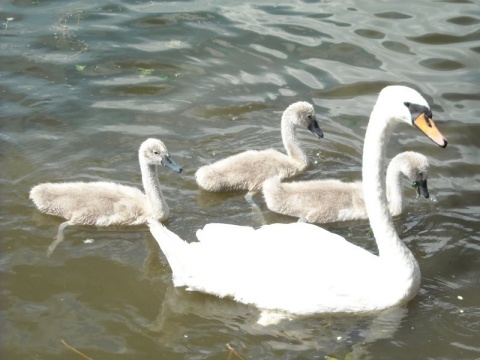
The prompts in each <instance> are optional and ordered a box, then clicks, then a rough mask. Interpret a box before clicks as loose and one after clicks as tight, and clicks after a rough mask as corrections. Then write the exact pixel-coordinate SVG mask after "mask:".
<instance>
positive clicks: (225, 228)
mask: <svg viewBox="0 0 480 360" xmlns="http://www.w3.org/2000/svg"><path fill="white" fill-rule="evenodd" d="M399 123H407V124H410V125H414V126H415V127H417V128H418V129H420V130H421V131H422V132H423V133H425V134H426V135H427V136H428V137H429V138H430V139H431V140H433V141H434V142H435V143H436V144H438V145H439V146H441V147H446V146H447V141H446V139H445V138H444V137H443V135H442V134H441V133H440V131H439V130H438V129H437V127H436V126H435V123H434V121H433V119H432V112H431V110H430V107H429V105H428V103H427V101H426V100H425V99H424V98H423V97H422V96H421V95H420V94H419V93H418V92H417V91H415V90H413V89H411V88H408V87H404V86H389V87H386V88H384V89H383V90H382V91H381V92H380V94H379V96H378V99H377V102H376V104H375V106H374V108H373V110H372V113H371V115H370V120H369V123H368V127H367V132H366V135H365V140H364V141H365V142H364V147H363V169H362V176H363V193H364V198H365V206H366V208H367V214H368V217H369V220H370V226H371V228H372V231H373V234H374V237H375V241H376V244H377V246H378V251H379V254H378V255H374V254H373V253H371V252H369V251H367V250H365V249H363V248H361V247H359V246H357V245H354V244H352V243H350V242H348V241H347V240H346V239H345V238H343V237H341V236H339V235H336V234H334V233H331V232H329V231H327V230H325V229H322V228H321V227H318V226H317V225H314V224H308V223H302V222H296V223H291V224H270V225H264V226H262V227H260V228H258V229H254V228H251V227H248V226H236V225H230V224H207V225H205V227H204V228H203V229H201V230H198V231H197V232H196V236H197V238H198V240H199V241H198V242H190V243H188V242H186V241H184V240H182V239H181V238H180V237H178V236H177V235H176V234H175V233H173V232H171V231H170V230H168V229H167V228H166V227H164V226H163V225H162V224H160V223H159V222H157V221H155V220H149V221H148V224H149V227H150V231H151V233H152V234H153V236H154V238H155V240H156V241H157V242H158V244H159V246H160V248H161V249H162V251H163V253H164V254H165V256H166V258H167V260H168V263H169V265H170V267H171V268H172V277H173V283H174V285H175V286H185V287H187V289H188V290H192V291H200V292H204V293H208V294H213V295H216V296H219V297H231V298H233V299H234V300H236V301H239V302H241V303H245V304H251V305H254V306H256V307H257V308H259V309H260V310H261V312H262V315H263V314H268V313H269V312H273V313H276V314H280V315H285V316H292V315H293V316H301V315H311V314H316V313H369V312H373V311H379V310H383V309H386V308H390V307H393V306H396V305H400V304H404V303H406V302H407V301H409V300H410V299H412V298H413V297H414V296H415V294H416V293H417V291H418V289H419V286H420V268H419V265H418V263H417V261H416V260H415V257H414V256H413V254H412V253H411V252H410V250H409V249H408V248H407V246H406V245H405V244H404V243H403V242H402V240H401V239H400V238H399V236H398V234H397V232H396V230H395V227H394V224H393V221H392V217H391V215H390V211H389V209H388V203H387V197H386V189H385V187H386V185H385V171H384V169H385V151H386V145H387V142H388V140H389V138H390V135H391V133H392V132H393V130H394V128H395V127H396V125H397V124H399ZM266 318H268V315H267V317H266ZM264 319H265V317H264ZM260 320H262V317H261V318H260ZM277 321H278V319H277Z"/></svg>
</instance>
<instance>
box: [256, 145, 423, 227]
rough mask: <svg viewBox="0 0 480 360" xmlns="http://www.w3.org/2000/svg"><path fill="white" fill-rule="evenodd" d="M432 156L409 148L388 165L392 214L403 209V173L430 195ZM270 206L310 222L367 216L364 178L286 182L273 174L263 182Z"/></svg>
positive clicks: (266, 198) (416, 187) (365, 217)
mask: <svg viewBox="0 0 480 360" xmlns="http://www.w3.org/2000/svg"><path fill="white" fill-rule="evenodd" d="M428 168H429V164H428V160H427V158H426V157H425V156H424V155H422V154H419V153H416V152H413V151H406V152H403V153H400V154H398V155H397V156H395V157H394V158H393V159H392V161H391V162H390V164H389V166H388V169H387V177H386V182H387V199H388V205H389V210H390V213H391V215H392V216H396V215H399V214H400V213H401V212H402V211H403V190H402V175H404V176H405V177H406V178H407V179H408V180H409V181H410V182H411V184H412V186H413V187H414V188H415V189H416V190H417V193H418V195H422V196H423V197H425V198H428V197H429V193H428V187H427V178H428ZM263 195H264V197H265V201H266V203H267V207H268V208H269V209H270V210H271V211H273V212H276V213H279V214H283V215H290V216H295V217H298V218H300V220H301V221H306V222H310V223H320V224H323V223H329V222H334V221H346V220H359V219H367V218H368V216H367V210H366V208H365V201H364V197H363V190H362V183H361V182H358V181H357V182H342V181H339V180H311V181H297V182H291V183H282V182H280V179H279V178H278V177H272V178H270V179H268V180H266V181H265V183H264V184H263Z"/></svg>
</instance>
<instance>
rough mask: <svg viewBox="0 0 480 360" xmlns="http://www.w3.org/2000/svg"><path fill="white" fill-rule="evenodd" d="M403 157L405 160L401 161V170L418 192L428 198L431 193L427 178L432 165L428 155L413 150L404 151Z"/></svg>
mask: <svg viewBox="0 0 480 360" xmlns="http://www.w3.org/2000/svg"><path fill="white" fill-rule="evenodd" d="M401 157H402V158H403V160H405V161H401V168H400V171H401V172H402V174H403V175H405V176H406V177H407V179H408V180H409V181H410V183H411V184H412V187H413V188H414V189H415V190H417V194H418V195H421V196H423V197H424V198H426V199H428V197H429V196H430V194H429V192H428V186H427V179H428V168H429V166H430V165H429V163H428V159H427V157H426V156H424V155H422V154H419V153H416V152H413V151H407V152H404V153H402V155H401Z"/></svg>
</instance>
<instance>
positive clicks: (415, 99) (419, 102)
mask: <svg viewBox="0 0 480 360" xmlns="http://www.w3.org/2000/svg"><path fill="white" fill-rule="evenodd" d="M375 111H381V112H382V115H384V116H387V117H389V118H392V119H394V120H397V121H403V122H406V123H407V124H410V125H413V126H415V127H416V128H418V129H419V130H420V131H422V132H423V133H424V134H425V135H427V136H428V138H430V140H432V141H433V142H435V143H436V144H437V145H439V146H440V147H443V148H444V147H446V146H447V139H445V138H444V137H443V135H442V134H441V133H440V131H438V129H437V127H436V126H435V122H434V121H433V115H432V111H431V110H430V106H429V105H428V103H427V101H426V100H425V99H424V97H423V96H422V95H420V94H419V93H418V91H416V90H414V89H411V88H409V87H406V86H400V85H393V86H387V87H385V88H384V89H383V90H382V91H381V92H380V94H379V96H378V100H377V103H376V105H375Z"/></svg>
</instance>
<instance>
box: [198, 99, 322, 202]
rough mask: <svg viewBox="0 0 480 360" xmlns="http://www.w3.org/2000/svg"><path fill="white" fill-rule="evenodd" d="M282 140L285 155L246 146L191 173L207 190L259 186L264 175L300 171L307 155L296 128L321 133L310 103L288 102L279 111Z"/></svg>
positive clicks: (252, 189)
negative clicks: (247, 148) (299, 141)
mask: <svg viewBox="0 0 480 360" xmlns="http://www.w3.org/2000/svg"><path fill="white" fill-rule="evenodd" d="M281 127H282V140H283V144H284V146H285V149H286V151H287V155H285V154H282V153H281V152H279V151H277V150H274V149H266V150H261V151H256V150H248V151H245V152H242V153H239V154H236V155H233V156H230V157H227V158H225V159H222V160H219V161H217V162H215V163H213V164H210V165H204V166H202V167H200V168H199V169H198V170H197V172H196V173H195V178H196V181H197V184H198V186H199V187H201V188H202V189H204V190H208V191H228V190H248V191H249V192H252V193H255V192H257V191H259V190H261V187H262V183H263V181H265V179H267V178H269V177H271V176H273V175H278V176H280V178H282V179H287V178H291V177H293V176H295V175H298V174H300V173H302V172H304V171H305V170H306V169H307V167H308V158H307V155H306V154H305V152H304V151H303V150H302V148H301V147H300V145H299V144H298V141H297V137H296V134H295V131H296V128H297V127H301V128H307V129H309V130H310V131H311V132H312V133H314V134H315V135H316V136H317V137H319V138H321V137H323V133H322V131H321V130H320V128H319V126H318V122H317V119H316V116H315V112H314V109H313V106H312V105H311V104H309V103H307V102H304V101H300V102H296V103H294V104H291V105H290V106H289V107H288V108H287V109H286V110H285V111H284V113H283V115H282V123H281Z"/></svg>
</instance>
